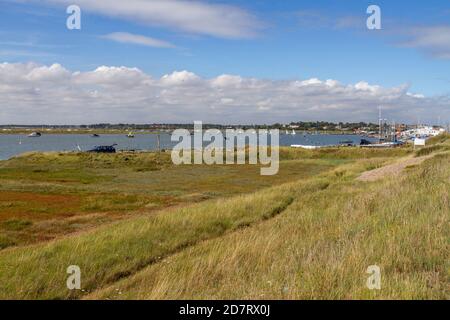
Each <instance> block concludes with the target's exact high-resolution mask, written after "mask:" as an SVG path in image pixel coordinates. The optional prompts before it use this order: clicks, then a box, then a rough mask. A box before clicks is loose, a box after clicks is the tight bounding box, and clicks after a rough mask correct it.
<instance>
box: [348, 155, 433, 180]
mask: <svg viewBox="0 0 450 320" xmlns="http://www.w3.org/2000/svg"><path fill="white" fill-rule="evenodd" d="M433 156H434V155H427V156H423V157H418V158H406V159H401V160H399V161H397V162H395V163H393V164H390V165H387V166H384V167H381V168H378V169H374V170H370V171H366V172H364V173H362V174H361V175H360V176H359V177H358V178H357V179H356V180H357V181H377V180H380V179H382V178H384V177H387V176H398V175H399V174H400V173H401V172H402V171H403V170H404V169H405V168H406V167H408V166H413V165H417V164H420V163H422V162H423V161H425V160H426V159H429V158H431V157H433Z"/></svg>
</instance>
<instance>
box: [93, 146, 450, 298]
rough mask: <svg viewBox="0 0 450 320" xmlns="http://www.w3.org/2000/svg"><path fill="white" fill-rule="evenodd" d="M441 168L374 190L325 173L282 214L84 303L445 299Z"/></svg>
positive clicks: (444, 160) (439, 161) (430, 165)
mask: <svg viewBox="0 0 450 320" xmlns="http://www.w3.org/2000/svg"><path fill="white" fill-rule="evenodd" d="M449 164H450V156H449V155H448V154H447V155H445V156H438V157H436V158H434V159H431V160H428V161H427V162H426V163H424V164H423V165H421V166H420V167H416V168H410V169H409V172H408V174H407V175H406V176H403V178H402V179H389V178H387V179H385V180H384V181H382V182H377V183H356V182H354V181H353V180H352V179H345V176H346V175H347V174H349V172H350V171H351V170H350V171H347V173H346V174H345V175H344V178H343V179H341V180H338V181H336V179H335V178H334V177H333V175H329V176H328V178H326V180H327V181H328V183H330V184H329V186H328V187H327V188H322V189H319V190H314V189H313V190H314V192H305V191H303V192H301V196H299V195H297V196H296V197H295V200H294V202H293V204H292V205H291V206H290V207H289V208H287V210H286V211H285V212H283V214H282V215H280V216H278V217H276V218H274V219H272V220H270V221H267V222H264V223H262V224H259V225H255V226H253V227H251V228H248V229H245V230H241V231H239V232H236V233H233V234H229V235H226V236H224V237H221V238H219V239H215V240H211V241H207V242H204V243H201V244H200V245H197V246H195V247H192V248H190V249H188V250H185V251H183V252H180V253H178V254H176V255H173V256H171V257H169V258H168V259H165V260H164V261H161V262H159V263H156V264H154V265H151V266H149V267H148V268H146V269H144V270H142V271H141V272H139V273H137V274H136V275H134V276H132V277H129V278H127V279H124V280H122V281H119V282H117V283H115V284H113V285H111V286H109V287H108V288H106V289H104V290H101V291H99V292H95V293H93V294H92V295H91V296H89V298H96V299H98V298H100V299H104V298H108V299H114V298H116V299H211V298H212V299H229V298H233V299H299V298H300V299H373V298H375V299H381V298H385V299H448V298H449V297H450V296H449V291H448V289H449V287H448V284H449V270H448V253H449V251H448V240H449V229H448V223H449V214H450V201H449V190H450V167H449ZM311 183H313V182H311ZM299 187H300V186H297V188H299ZM370 265H378V266H380V267H381V270H382V289H381V290H380V291H377V290H375V291H370V290H368V289H367V287H366V285H365V283H366V279H367V277H368V275H367V274H366V273H365V271H366V269H367V267H368V266H370Z"/></svg>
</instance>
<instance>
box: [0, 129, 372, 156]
mask: <svg viewBox="0 0 450 320" xmlns="http://www.w3.org/2000/svg"><path fill="white" fill-rule="evenodd" d="M160 137H161V138H160V143H161V148H162V149H171V148H173V147H174V146H175V145H176V144H177V142H172V141H171V135H170V134H169V133H165V134H161V135H160ZM362 138H364V137H361V136H358V135H328V134H303V133H297V134H296V135H290V134H288V135H286V134H281V133H280V145H281V146H290V145H293V144H302V145H314V146H328V145H337V144H339V143H340V142H342V141H352V142H353V143H355V144H359V143H360V142H361V139H362ZM369 140H370V139H369ZM113 144H117V146H116V149H117V150H155V149H156V148H157V135H155V134H136V135H135V138H128V137H127V136H126V135H124V134H122V135H121V134H102V135H100V137H98V138H94V137H92V136H91V135H89V134H43V135H42V136H41V137H38V138H30V137H27V136H26V135H14V134H0V160H6V159H9V158H11V157H13V156H16V155H19V154H22V153H25V152H31V151H77V150H80V149H81V150H82V151H87V150H90V149H92V148H94V147H96V146H101V145H113ZM204 144H205V145H208V144H209V142H205V143H204Z"/></svg>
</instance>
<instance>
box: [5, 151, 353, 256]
mask: <svg viewBox="0 0 450 320" xmlns="http://www.w3.org/2000/svg"><path fill="white" fill-rule="evenodd" d="M346 161H347V160H339V159H337V160H333V159H328V160H327V159H324V160H320V161H313V160H306V161H305V160H299V159H297V160H295V159H294V160H287V161H284V160H283V161H282V162H281V164H280V172H279V174H278V175H275V176H261V175H260V172H259V166H253V165H239V166H237V165H235V166H226V165H224V166H174V165H172V162H171V159H170V154H168V153H162V154H161V155H159V154H157V153H142V154H133V153H129V154H127V153H121V154H113V155H107V154H104V155H101V154H84V153H79V154H77V153H32V154H27V155H24V156H20V157H16V158H13V159H11V160H9V161H2V162H0V250H1V249H4V248H6V247H11V246H20V245H25V244H31V243H37V242H41V241H48V240H51V239H54V238H57V237H61V236H65V235H67V234H71V233H75V232H79V231H82V230H87V229H92V228H95V227H97V226H100V225H103V224H105V223H109V222H113V221H116V220H119V219H124V218H133V217H136V216H139V215H142V214H149V213H152V212H156V211H158V210H161V209H164V208H168V207H174V206H182V205H188V204H191V203H197V202H201V201H205V200H209V199H218V198H226V197H231V196H234V195H241V194H246V193H251V192H255V191H256V190H261V189H264V188H268V187H271V186H274V185H280V184H282V183H285V182H289V181H295V180H297V179H303V178H306V177H311V176H314V175H316V174H318V173H320V172H323V171H324V170H329V169H330V168H333V167H335V166H337V165H339V164H341V163H344V162H346Z"/></svg>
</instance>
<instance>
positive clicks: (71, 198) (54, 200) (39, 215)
mask: <svg viewBox="0 0 450 320" xmlns="http://www.w3.org/2000/svg"><path fill="white" fill-rule="evenodd" d="M79 206H80V198H79V197H78V196H75V195H51V194H39V193H32V192H13V191H2V192H0V208H1V215H0V221H5V220H8V219H11V218H27V219H31V220H45V219H49V218H50V217H52V218H54V217H55V216H60V217H64V216H65V217H68V216H71V215H72V214H73V213H74V210H76V209H77V208H78V207H79Z"/></svg>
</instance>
